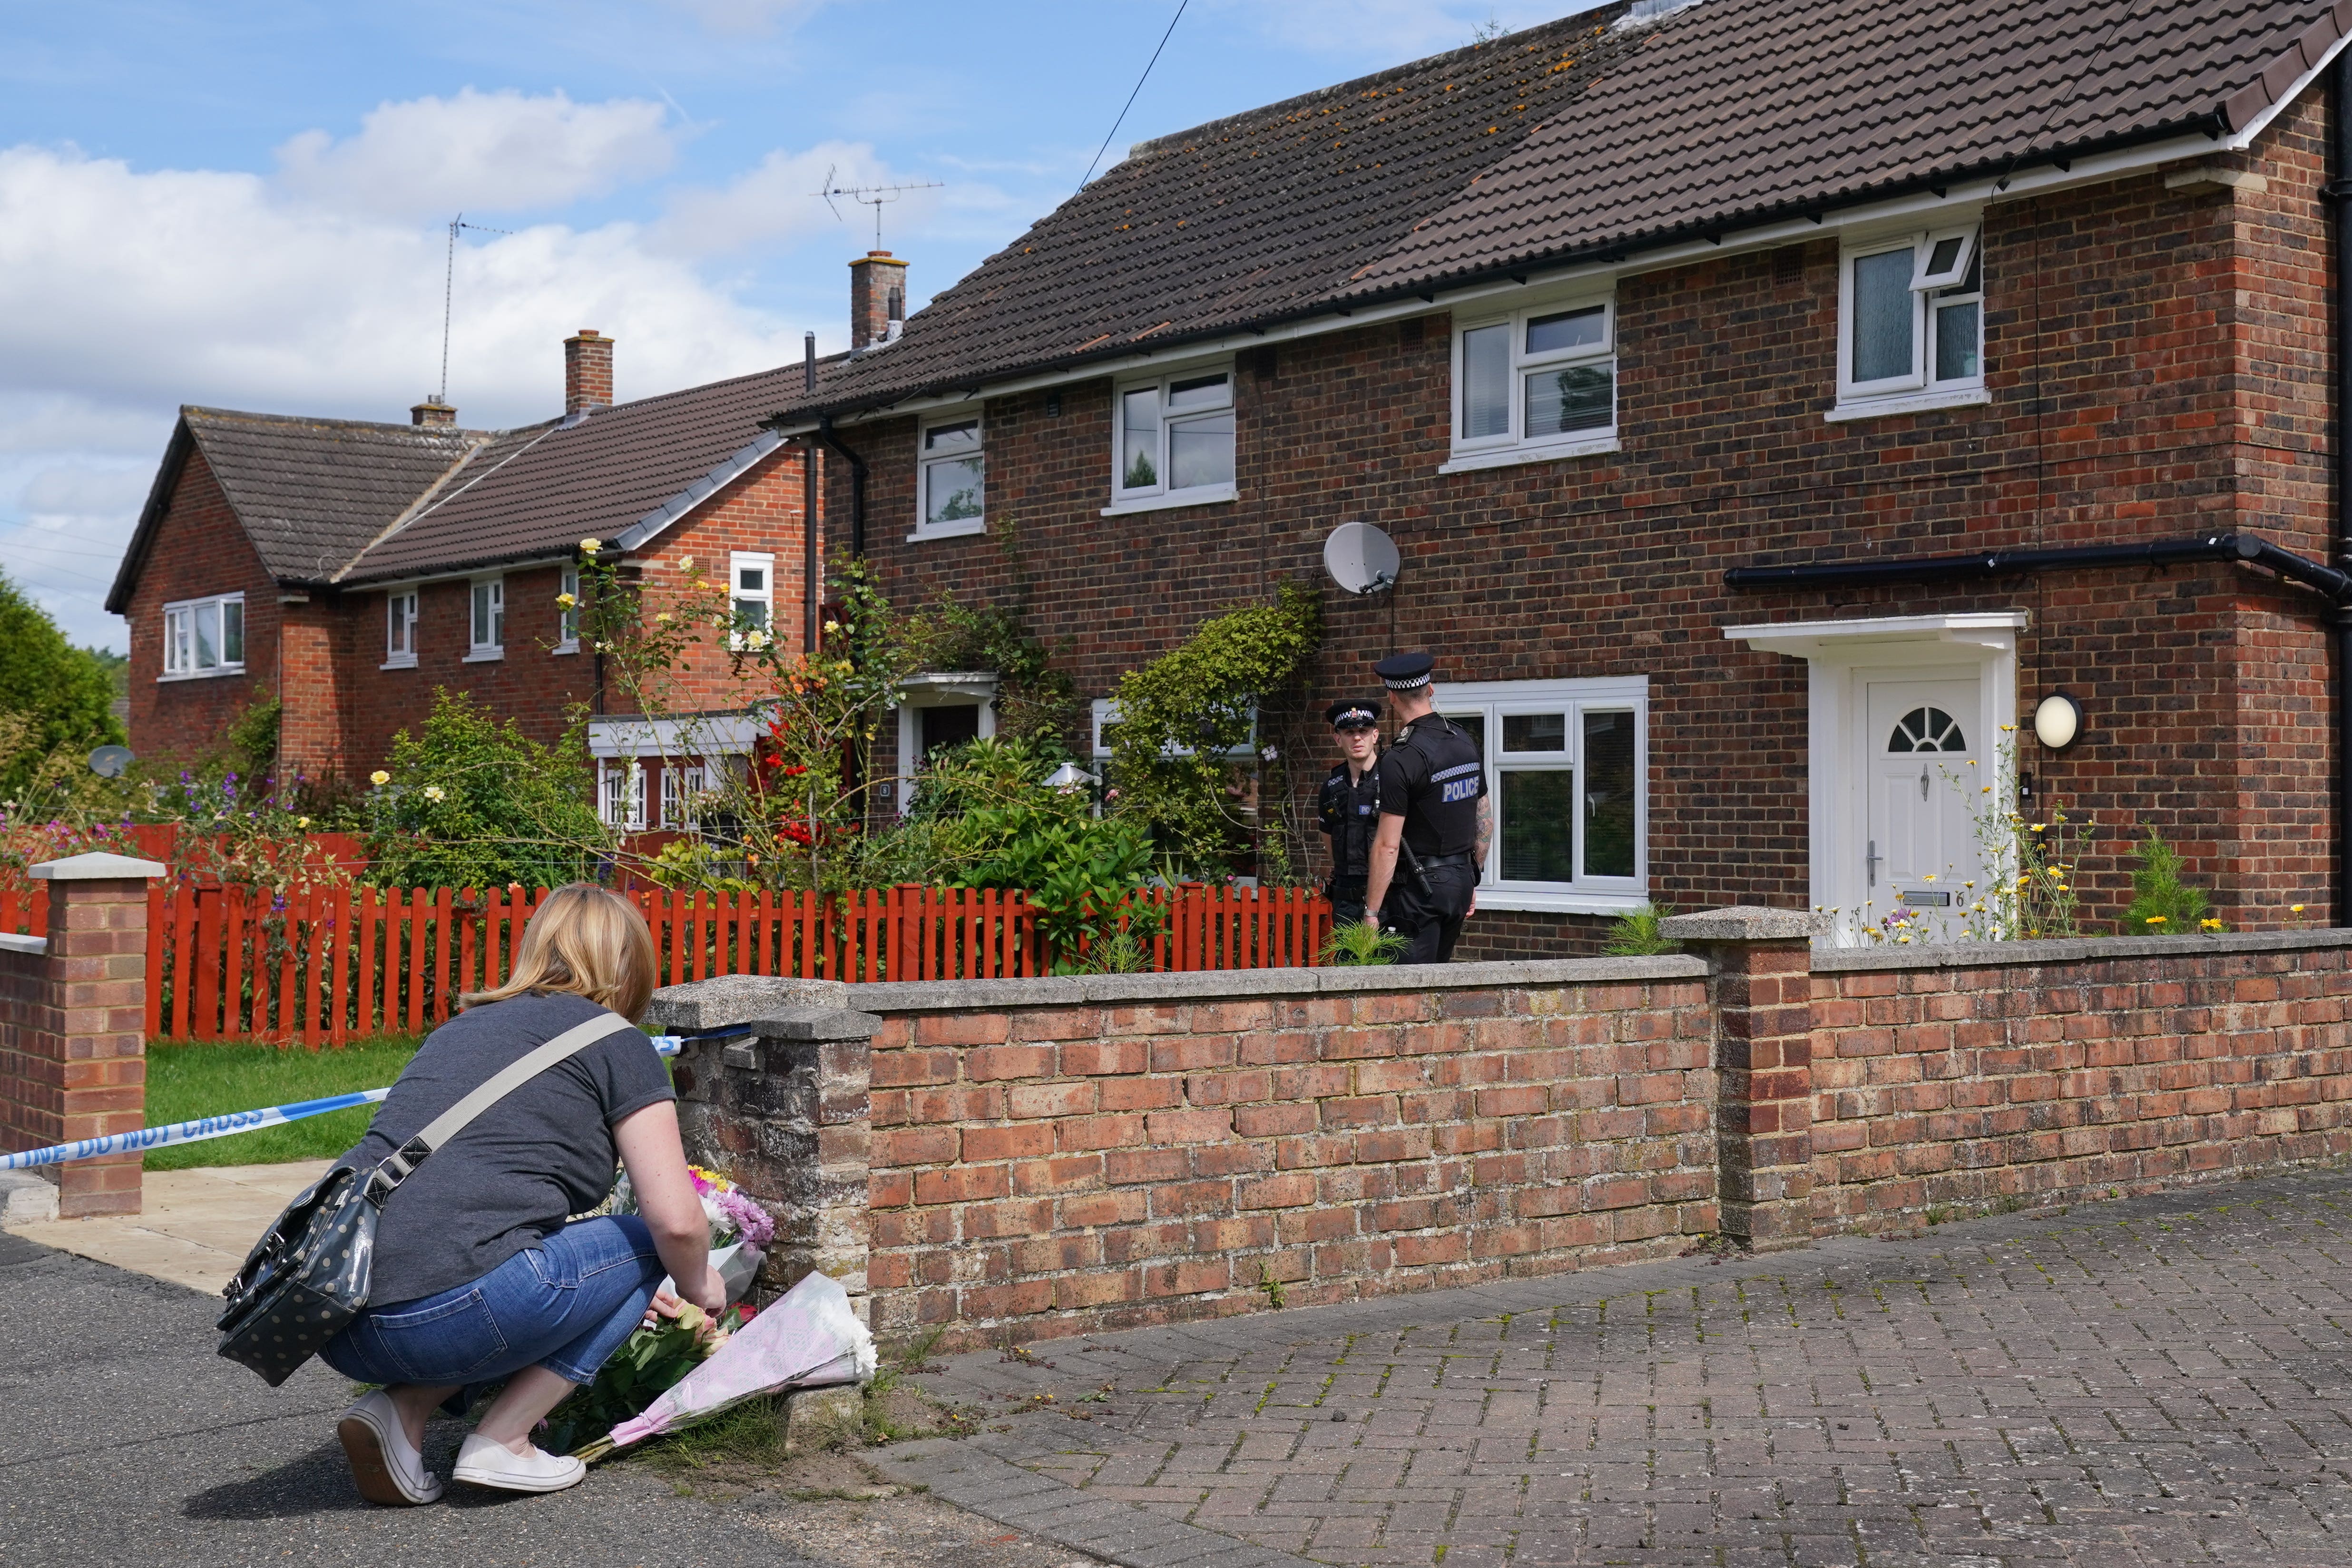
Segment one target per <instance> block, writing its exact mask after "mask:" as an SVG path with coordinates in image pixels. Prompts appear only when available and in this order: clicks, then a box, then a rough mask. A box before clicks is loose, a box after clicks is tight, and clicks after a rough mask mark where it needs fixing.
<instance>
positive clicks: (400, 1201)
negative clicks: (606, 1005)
mask: <svg viewBox="0 0 2352 1568" xmlns="http://www.w3.org/2000/svg"><path fill="white" fill-rule="evenodd" d="M599 1011H601V1009H599V1008H598V1007H597V1005H595V1004H594V1003H593V1002H591V1001H589V1000H588V999H587V998H586V997H583V996H574V995H572V994H569V993H564V992H553V993H542V994H533V995H523V996H516V997H513V998H510V999H509V1000H508V1001H504V1002H495V1003H492V1004H491V1005H488V1006H487V1007H477V1008H474V1009H473V1010H472V1011H470V1012H466V1013H460V1014H459V1015H458V1016H457V1017H455V1018H452V1019H451V1020H449V1022H447V1023H446V1024H444V1025H442V1026H440V1027H439V1028H437V1029H436V1030H434V1031H433V1033H432V1034H431V1035H430V1036H428V1037H426V1038H425V1045H424V1047H422V1048H421V1049H419V1050H418V1051H417V1053H416V1058H415V1060H413V1061H411V1062H410V1063H409V1064H408V1068H407V1070H406V1071H404V1072H403V1073H402V1074H401V1075H400V1081H398V1082H397V1083H395V1084H394V1085H393V1086H392V1094H391V1096H390V1097H389V1098H388V1099H386V1100H384V1102H383V1107H382V1109H380V1110H377V1112H376V1113H375V1121H373V1123H372V1124H371V1125H370V1126H369V1128H368V1131H367V1136H366V1137H364V1138H362V1139H361V1140H360V1141H359V1143H358V1144H357V1145H356V1146H355V1147H353V1148H352V1151H351V1152H349V1153H348V1154H345V1155H344V1156H343V1157H342V1159H341V1160H340V1161H338V1162H337V1163H339V1164H343V1165H349V1166H352V1168H354V1169H357V1170H367V1169H371V1168H373V1166H374V1165H375V1163H377V1162H378V1161H380V1160H382V1159H383V1157H384V1156H385V1155H387V1154H389V1153H391V1152H393V1151H394V1150H395V1149H397V1148H399V1147H400V1146H401V1145H402V1144H403V1143H404V1142H407V1141H408V1140H409V1139H411V1138H414V1137H415V1136H416V1134H417V1133H419V1132H421V1131H424V1130H425V1123H426V1122H428V1121H432V1120H433V1119H434V1118H435V1117H436V1116H438V1115H440V1114H441V1113H442V1112H443V1111H445V1110H448V1109H449V1107H451V1106H452V1105H455V1104H456V1103H457V1101H458V1100H461V1099H463V1098H465V1096H466V1095H467V1093H469V1092H470V1091H472V1090H473V1089H476V1088H477V1087H478V1086H479V1085H480V1084H481V1083H482V1082H483V1081H484V1080H485V1079H488V1078H489V1077H490V1075H491V1074H493V1073H495V1072H497V1071H498V1070H499V1068H503V1067H505V1066H506V1065H507V1064H508V1063H509V1062H512V1061H514V1060H515V1059H516V1058H520V1057H522V1056H524V1055H526V1054H527V1053H529V1052H530V1051H531V1050H533V1049H535V1048H536V1047H540V1046H543V1045H545V1044H546V1043H547V1042H548V1041H550V1040H551V1039H553V1038H554V1037H556V1036H558V1035H560V1034H562V1032H563V1031H564V1030H566V1029H569V1028H571V1027H572V1026H573V1025H575V1024H584V1023H586V1022H587V1021H588V1020H590V1019H591V1018H593V1017H595V1016H596V1015H597V1014H598V1012H599ZM675 1099H677V1090H675V1089H672V1088H671V1087H670V1082H669V1071H668V1069H667V1068H666V1067H664V1066H663V1064H662V1059H661V1058H660V1056H658V1055H657V1054H656V1052H655V1050H654V1047H653V1042H652V1041H650V1040H648V1039H646V1037H645V1036H644V1035H642V1034H640V1033H638V1032H637V1031H636V1030H635V1029H632V1028H630V1027H629V1026H627V1025H625V1024H624V1023H622V1022H621V1021H620V1020H619V1019H617V1018H615V1019H614V1020H613V1034H612V1036H611V1037H609V1038H606V1039H602V1040H598V1041H597V1042H596V1043H595V1044H594V1045H592V1046H590V1047H587V1048H586V1049H584V1050H583V1051H581V1052H579V1053H578V1054H577V1055H575V1056H572V1057H571V1058H567V1059H566V1060H564V1061H562V1062H559V1063H557V1064H556V1065H555V1066H553V1067H551V1068H548V1069H547V1070H546V1071H544V1072H542V1073H541V1074H540V1075H539V1076H538V1077H536V1078H534V1079H530V1081H529V1082H527V1083H525V1084H523V1085H522V1086H521V1087H520V1088H519V1089H516V1090H515V1091H514V1092H513V1093H511V1094H509V1095H508V1096H507V1097H506V1098H505V1099H504V1100H499V1102H498V1103H497V1104H496V1105H493V1106H491V1107H490V1108H489V1109H488V1110H485V1111H483V1112H482V1113H481V1115H479V1116H478V1117H476V1118H475V1119H474V1121H473V1123H472V1124H471V1125H470V1126H468V1127H467V1128H466V1129H465V1130H464V1131H461V1132H459V1133H458V1134H457V1136H456V1137H454V1138H452V1139H450V1140H449V1142H446V1143H445V1144H443V1145H442V1146H441V1147H440V1148H439V1149H438V1150H436V1151H435V1152H434V1154H433V1156H432V1158H430V1159H428V1160H426V1161H425V1163H423V1164H422V1165H419V1166H418V1167H417V1168H416V1169H415V1172H414V1173H411V1174H410V1176H409V1178H408V1180H406V1181H405V1182H404V1183H402V1184H401V1186H400V1190H399V1191H398V1192H396V1193H394V1194H392V1196H391V1197H390V1198H389V1199H387V1200H386V1201H385V1203H384V1205H383V1214H382V1215H381V1217H380V1218H379V1219H378V1220H377V1222H376V1233H375V1264H374V1273H373V1283H372V1285H371V1287H370V1289H369V1292H368V1295H369V1304H370V1305H371V1306H375V1307H384V1306H393V1305H396V1304H398V1303H400V1302H403V1301H414V1300H417V1299H418V1298H419V1297H424V1296H431V1295H435V1294H436V1293H438V1292H440V1291H443V1290H446V1289H449V1288H450V1287H451V1286H454V1285H463V1284H465V1283H467V1281H468V1280H473V1279H480V1278H481V1277H482V1276H483V1275H485V1274H488V1272H489V1271H490V1270H491V1269H493V1268H497V1267H498V1266H499V1264H501V1263H504V1262H505V1261H506V1260H507V1259H508V1258H512V1257H513V1256H514V1255H515V1254H516V1253H518V1252H524V1251H528V1250H529V1249H530V1248H531V1247H537V1246H538V1245H539V1244H540V1243H541V1241H542V1240H544V1239H545V1238H546V1237H550V1236H551V1235H553V1234H554V1233H555V1232H556V1231H559V1230H561V1229H562V1228H563V1222H564V1220H565V1218H566V1217H567V1216H569V1215H575V1214H579V1213H581V1212H582V1211H583V1210H586V1209H592V1208H594V1207H595V1206H596V1205H598V1204H600V1203H602V1202H604V1198H605V1195H606V1194H609V1193H610V1192H611V1191H612V1190H613V1171H614V1164H615V1163H617V1160H618V1154H617V1152H615V1150H614V1144H613V1123H614V1122H615V1121H620V1120H621V1119H622V1118H623V1117H625V1116H627V1115H628V1114H629V1113H630V1112H632V1111H635V1110H643V1109H644V1108H645V1107H646V1106H648V1105H651V1104H654V1103H655V1102H656V1101H657V1100H675Z"/></svg>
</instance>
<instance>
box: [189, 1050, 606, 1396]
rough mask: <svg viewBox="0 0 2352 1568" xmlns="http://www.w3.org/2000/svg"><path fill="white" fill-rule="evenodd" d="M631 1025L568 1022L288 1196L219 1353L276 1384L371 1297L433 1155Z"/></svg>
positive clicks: (238, 1294) (249, 1264)
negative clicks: (415, 1177)
mask: <svg viewBox="0 0 2352 1568" xmlns="http://www.w3.org/2000/svg"><path fill="white" fill-rule="evenodd" d="M627 1027H629V1024H628V1021H627V1020H626V1019H625V1018H623V1017H622V1016H620V1015H619V1014H617V1013H611V1012H606V1013H604V1014H602V1015H601V1016H597V1017H594V1018H591V1019H590V1020H589V1021H588V1022H586V1023H584V1024H582V1025H580V1026H577V1027H574V1028H570V1029H566V1030H564V1031H563V1033H562V1034H560V1035H558V1036H556V1037H555V1038H553V1039H551V1040H550V1041H548V1042H547V1044H545V1045H543V1046H541V1047H538V1048H536V1049H534V1050H531V1051H529V1052H526V1053H525V1054H524V1055H522V1056H521V1057H519V1058H516V1059H515V1060H514V1061H513V1062H511V1063H509V1064H508V1065H507V1066H506V1067H505V1068H500V1069H499V1071H498V1072H495V1073H493V1074H491V1075H490V1077H489V1078H488V1079H485V1080H484V1081H483V1082H482V1084H481V1085H480V1087H478V1088H477V1089H474V1090H472V1091H471V1092H470V1093H468V1094H467V1096H466V1097H465V1098H464V1099H463V1100H459V1101H457V1104H455V1105H453V1106H451V1107H450V1108H449V1109H448V1110H445V1111H443V1112H442V1113H441V1114H440V1115H438V1116H436V1117H435V1118H434V1119H433V1120H432V1121H430V1122H428V1123H427V1124H426V1125H425V1131H422V1132H419V1133H418V1134H417V1135H416V1136H415V1137H414V1138H411V1139H410V1140H409V1141H408V1142H405V1143H404V1144H402V1145H401V1146H400V1148H399V1149H398V1150H397V1151H395V1152H393V1153H391V1154H388V1155H386V1156H385V1157H384V1159H383V1163H380V1164H378V1165H377V1166H376V1167H375V1169H374V1170H373V1171H369V1172H365V1173H362V1172H360V1171H356V1170H353V1169H352V1168H351V1167H349V1166H346V1165H338V1166H336V1167H335V1168H334V1169H333V1170H331V1171H329V1172H328V1173H326V1174H325V1175H323V1176H321V1177H320V1178H319V1180H318V1181H316V1182H314V1183H312V1184H311V1185H310V1187H309V1189H307V1190H306V1191H305V1192H304V1193H303V1194H301V1195H300V1196H299V1197H298V1198H296V1199H295V1200H294V1201H293V1202H292V1203H290V1204H289V1205H286V1212H285V1213H283V1214H281V1215H278V1218H277V1219H276V1220H275V1221H274V1222H273V1223H272V1224H271V1225H270V1226H269V1228H268V1230H267V1231H266V1232H264V1233H263V1234H262V1237H261V1239H260V1240H259V1241H258V1242H257V1243H256V1244H255V1245H254V1248H253V1250H252V1251H251V1252H249V1253H247V1255H246V1259H245V1266H244V1267H243V1268H239V1269H238V1270H237V1271H236V1279H232V1280H230V1281H229V1282H228V1284H227V1285H226V1287H225V1288H224V1289H222V1291H221V1294H222V1296H224V1297H225V1298H226V1299H227V1301H228V1306H227V1309H226V1310H224V1311H223V1312H222V1313H221V1315H220V1321H218V1322H217V1323H215V1325H214V1326H215V1328H217V1329H219V1330H220V1335H221V1337H220V1353H221V1354H222V1355H225V1356H226V1357H227V1358H228V1359H229V1360H231V1361H235V1362H242V1363H245V1364H246V1365H247V1366H249V1367H251V1368H252V1369H253V1370H254V1371H256V1372H257V1373H260V1374H261V1375H262V1378H263V1380H264V1381H266V1382H267V1383H268V1384H269V1386H270V1387H272V1388H275V1387H277V1386H278V1384H281V1383H284V1382H285V1381H286V1380H287V1379H288V1378H289V1377H290V1376H292V1375H293V1373H294V1369H295V1368H296V1367H298V1366H300V1365H301V1364H302V1363H304V1362H306V1361H309V1360H310V1358H311V1357H312V1356H313V1355H316V1354H317V1353H318V1352H319V1349H320V1346H322V1345H324V1344H325V1343H326V1342H328V1341H329V1340H331V1339H333V1338H334V1337H335V1336H336V1335H337V1334H339V1333H341V1332H342V1331H343V1329H344V1327H345V1326H346V1325H347V1324H349V1323H350V1322H351V1321H352V1319H353V1318H356V1317H358V1316H359V1315H360V1313H361V1312H362V1310H365V1309H366V1307H367V1301H368V1283H369V1271H370V1268H371V1266H372V1265H373V1262H374V1258H375V1225H376V1216H377V1215H378V1214H379V1213H380V1212H381V1211H382V1209H383V1205H384V1202H385V1200H386V1199H388V1198H390V1197H391V1196H392V1194H394V1193H395V1192H397V1191H398V1190H399V1188H400V1184H401V1183H403V1182H404V1181H406V1180H407V1179H408V1177H409V1175H410V1174H411V1173H413V1172H415V1169H416V1167H418V1166H419V1165H422V1164H423V1163H425V1156H427V1155H429V1154H431V1153H432V1152H433V1151H434V1150H436V1149H438V1148H440V1147H441V1146H442V1145H443V1144H445V1143H446V1142H449V1140H450V1139H452V1138H454V1137H456V1136H457V1134H458V1133H459V1132H460V1131H463V1130H464V1129H465V1127H466V1124H467V1122H470V1121H473V1120H474V1118H475V1117H477V1116H478V1115H480V1114H481V1113H482V1112H483V1111H485V1110H488V1109H489V1108H490V1107H491V1106H493V1105H495V1104H497V1103H498V1102H499V1100H503V1099H505V1098H506V1097H507V1096H508V1095H509V1094H510V1093H512V1092H513V1091H514V1090H515V1089H519V1088H520V1087H521V1086H522V1085H523V1084H525V1083H527V1082H529V1081H530V1079H534V1078H536V1077H538V1076H539V1075H540V1074H541V1072H544V1071H545V1070H547V1069H548V1068H551V1067H553V1066H554V1065H555V1064H556V1063H558V1062H560V1061H562V1060H563V1059H564V1058H566V1057H570V1056H574V1055H576V1054H578V1053H579V1052H581V1051H583V1050H585V1049H587V1048H588V1047H590V1046H593V1045H594V1044H595V1043H596V1042H597V1041H599V1040H602V1039H606V1038H609V1037H611V1036H612V1035H613V1034H614V1032H615V1030H616V1029H625V1028H627Z"/></svg>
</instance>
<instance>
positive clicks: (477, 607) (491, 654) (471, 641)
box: [466, 577, 507, 662]
mask: <svg viewBox="0 0 2352 1568" xmlns="http://www.w3.org/2000/svg"><path fill="white" fill-rule="evenodd" d="M472 586H473V595H472V613H471V614H470V615H469V616H467V624H468V625H469V626H470V627H471V628H472V629H471V632H470V634H469V637H468V646H467V650H466V658H467V661H469V662H471V661H474V660H478V659H487V658H505V657H506V653H507V580H506V579H505V578H503V577H477V578H475V579H474V581H473V585H472Z"/></svg>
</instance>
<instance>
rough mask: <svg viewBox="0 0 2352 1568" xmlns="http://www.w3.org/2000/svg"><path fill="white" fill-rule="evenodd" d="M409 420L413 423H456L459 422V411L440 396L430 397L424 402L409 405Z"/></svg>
mask: <svg viewBox="0 0 2352 1568" xmlns="http://www.w3.org/2000/svg"><path fill="white" fill-rule="evenodd" d="M408 422H409V423H410V424H411V425H455V424H456V423H457V410H456V409H454V408H452V407H450V406H449V405H447V404H446V403H444V402H442V401H441V400H440V399H439V398H438V397H428V398H426V399H425V401H424V402H422V403H412V404H410V405H408Z"/></svg>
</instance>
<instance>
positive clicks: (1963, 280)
mask: <svg viewBox="0 0 2352 1568" xmlns="http://www.w3.org/2000/svg"><path fill="white" fill-rule="evenodd" d="M1982 252H1983V235H1982V232H1981V231H1980V230H1979V229H1978V228H1976V227H1973V226H1966V227H1955V228H1942V229H1930V230H1927V231H1925V232H1919V233H1911V234H1899V235H1891V236H1885V237H1879V238H1877V239H1872V240H1864V241H1857V242H1853V243H1851V244H1849V245H1848V246H1847V247H1846V249H1845V254H1844V256H1843V258H1842V265H1841V267H1840V268H1839V310H1838V335H1839V343H1838V384H1837V406H1836V407H1835V408H1833V409H1832V411H1831V413H1830V417H1831V418H1832V419H1851V418H1856V417H1862V416H1870V415H1876V414H1896V413H1902V412H1904V411H1905V410H1906V409H1918V408H1936V407H1948V406H1951V405H1956V404H1969V403H1981V402H1984V401H1985V400H1986V394H1985V389H1984V257H1983V254H1982Z"/></svg>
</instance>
